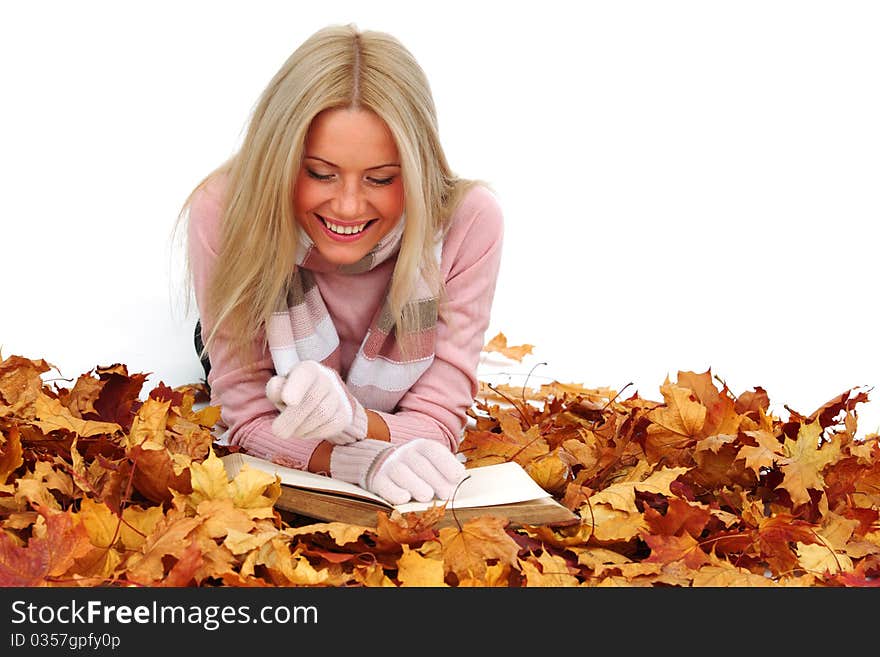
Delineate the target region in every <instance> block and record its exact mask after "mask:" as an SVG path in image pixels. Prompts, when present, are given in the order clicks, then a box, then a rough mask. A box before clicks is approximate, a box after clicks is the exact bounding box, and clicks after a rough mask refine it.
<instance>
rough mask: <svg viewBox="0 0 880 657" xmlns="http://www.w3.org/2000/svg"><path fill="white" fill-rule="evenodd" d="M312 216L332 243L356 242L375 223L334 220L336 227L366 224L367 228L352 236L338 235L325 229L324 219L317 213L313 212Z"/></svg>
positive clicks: (369, 221) (373, 221) (374, 221)
mask: <svg viewBox="0 0 880 657" xmlns="http://www.w3.org/2000/svg"><path fill="white" fill-rule="evenodd" d="M313 214H314V215H315V219H317V221H318V225H319V226H320V227H321V230H323V231H324V234H325V235H327V237H329V238H330V239H332V240H333V241H334V242H356V241H357V240H359V239H361V238H362V237H363V236H364V235H366V234H367V232H368V231H369V230H370V229H371V228H372V227H373V224H374V223H376V220H375V219H368V220H367V221H366V222H364V221H358V222H354V223H352V222H344V221H337V220H334V221H333V223H334V224H336V225H337V226H359V225H361V224H363V223H366V224H368V225H367V227H366V228H364V229H363V230H362V231H361V232H359V233H354V234H352V235H340V234H339V233H334V232H333V231H332V230H330V229H329V228H327V226H326V225H325V224H324V217H323V216H321V215H320V214H318V213H317V212H315V213H313Z"/></svg>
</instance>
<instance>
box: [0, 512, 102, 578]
mask: <svg viewBox="0 0 880 657" xmlns="http://www.w3.org/2000/svg"><path fill="white" fill-rule="evenodd" d="M37 511H38V512H39V514H40V516H41V517H42V518H43V519H44V520H45V525H44V526H43V530H42V531H39V532H38V531H35V533H34V535H33V536H31V537H30V539H29V540H28V542H27V545H26V546H20V545H18V544H17V541H16V540H15V539H14V538H13V537H12V536H11V535H10V534H8V533H7V532H6V531H0V586H51V585H52V583H53V582H52V580H53V579H54V578H57V577H59V576H61V575H63V574H65V573H66V572H67V570H68V569H69V568H70V567H71V566H73V564H74V563H75V562H76V559H77V558H78V557H80V556H82V555H83V554H85V553H86V552H87V551H88V550H90V549H91V547H92V546H91V543H90V542H89V536H88V533H87V531H86V529H85V527H84V526H83V525H82V524H81V523H80V522H79V521H78V519H77V517H76V514H74V513H73V512H71V511H52V510H51V509H48V508H46V507H43V506H41V507H39V508H38V509H37Z"/></svg>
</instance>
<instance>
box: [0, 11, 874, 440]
mask: <svg viewBox="0 0 880 657" xmlns="http://www.w3.org/2000/svg"><path fill="white" fill-rule="evenodd" d="M12 5H13V3H4V4H3V5H2V9H0V94H2V97H0V98H2V102H0V150H2V157H0V185H2V197H0V208H2V214H0V216H2V233H0V235H2V247H3V248H2V255H0V281H2V290H3V299H2V302H0V348H2V355H3V356H4V357H5V356H9V355H12V354H19V355H23V356H28V357H31V358H45V359H46V360H48V361H49V362H51V363H53V364H54V365H56V366H57V367H58V368H59V369H60V371H61V374H62V375H63V376H65V377H68V378H69V379H71V380H72V379H75V378H76V376H78V375H79V374H81V373H84V372H87V371H89V370H91V369H92V368H94V367H95V366H97V365H109V364H112V363H125V364H126V365H127V366H128V368H129V371H130V372H145V373H151V374H150V377H149V379H148V380H147V384H146V386H145V391H148V390H149V389H151V388H152V387H153V386H154V385H157V384H158V383H159V382H160V381H164V382H165V383H167V384H168V385H172V386H173V385H180V384H183V383H188V382H192V381H195V380H198V379H199V378H200V377H201V369H200V366H199V363H198V360H197V359H196V356H195V354H194V351H193V347H192V328H193V325H194V323H195V317H196V315H195V312H194V309H191V310H190V312H189V313H188V314H187V313H186V312H185V306H184V304H183V299H184V298H185V296H186V294H187V292H186V290H183V289H182V285H181V281H182V274H183V271H182V268H181V267H182V261H181V260H180V257H179V256H180V253H181V243H180V242H173V241H172V240H171V230H172V227H173V224H174V221H175V219H176V216H177V212H178V209H179V207H180V204H181V203H182V202H183V200H184V198H185V197H186V195H187V194H188V193H189V191H190V190H191V188H192V187H193V186H194V185H195V184H196V183H197V182H198V181H199V180H200V179H201V177H202V176H203V175H205V174H206V173H207V172H208V171H209V170H210V169H211V168H213V167H214V166H215V165H217V164H218V163H219V162H220V161H222V160H223V159H225V158H226V157H227V156H229V155H230V154H231V153H232V152H233V151H234V149H235V147H236V145H237V144H238V142H239V140H240V138H241V135H242V134H243V130H244V128H245V126H246V122H247V119H248V116H249V113H250V111H251V109H252V107H253V105H254V103H255V102H256V99H257V97H258V95H259V94H260V92H261V91H262V89H263V87H264V86H265V85H266V83H267V82H268V81H269V79H270V78H271V77H272V75H273V74H274V73H275V71H276V70H277V68H278V67H279V66H280V65H281V64H282V62H283V61H284V60H285V59H286V58H287V56H288V55H289V54H290V52H291V51H292V50H293V49H294V48H295V47H296V46H297V45H298V44H299V43H300V42H301V41H302V40H303V39H305V38H306V37H307V36H308V35H310V34H311V33H312V32H314V31H315V30H317V29H318V28H320V27H323V26H324V25H326V24H329V23H345V22H355V23H356V24H357V25H358V26H359V27H361V28H365V29H378V30H383V31H387V32H391V33H392V34H394V35H395V36H397V37H398V38H399V39H401V41H403V43H404V44H405V45H406V46H407V47H408V48H409V49H410V50H411V51H412V52H413V53H414V54H415V56H416V57H417V59H418V60H419V61H420V62H421V64H422V66H423V68H424V69H425V70H426V72H427V74H428V76H429V79H430V80H431V83H432V88H433V92H434V96H435V100H436V104H437V109H438V114H439V121H440V129H441V137H442V138H443V140H444V143H445V146H446V149H447V155H448V157H449V159H450V161H451V163H452V166H453V167H454V168H455V170H456V171H457V172H458V173H459V174H461V175H464V176H469V177H478V178H482V179H484V180H486V181H487V182H489V183H491V185H492V186H493V187H494V189H495V191H496V192H497V193H498V196H499V198H500V201H501V203H502V206H503V209H504V212H505V219H506V236H505V250H504V256H503V262H502V270H501V275H500V280H499V284H498V291H497V295H496V299H495V306H494V312H493V318H492V324H491V326H490V330H489V333H488V334H487V339H488V338H489V337H491V336H492V335H494V334H495V333H496V332H498V331H503V332H504V333H505V334H506V335H507V337H508V339H509V341H510V343H511V344H520V343H531V344H534V345H535V346H536V349H535V352H534V355H533V357H532V359H530V361H527V362H526V363H522V364H519V365H517V366H516V367H513V368H507V369H506V370H504V371H507V372H514V373H517V374H518V375H520V376H519V378H518V379H517V380H518V381H522V380H523V377H522V376H521V375H522V374H523V373H525V372H527V371H528V369H529V368H530V367H531V365H530V364H529V363H530V362H531V363H532V364H534V363H537V362H546V363H547V364H546V365H542V366H539V367H538V368H537V369H536V370H535V371H534V375H533V376H535V377H536V378H535V379H533V380H532V381H533V382H535V383H537V382H540V381H543V380H546V378H547V377H550V378H557V379H559V380H561V381H568V382H578V383H583V384H585V385H588V386H594V387H600V386H608V387H612V388H615V389H619V388H621V387H623V386H624V385H625V384H626V383H628V382H632V383H633V386H632V387H630V388H628V392H627V394H629V393H631V392H635V391H638V392H639V394H641V395H642V396H644V397H649V398H653V399H659V398H660V397H659V385H660V384H661V383H662V382H663V380H664V379H665V378H666V377H667V376H669V377H670V378H671V379H675V377H676V373H677V371H678V370H693V371H700V372H701V371H705V370H707V369H709V368H711V370H712V372H713V373H714V374H716V375H717V376H719V377H720V378H722V379H724V380H725V381H727V383H728V385H729V386H730V388H731V389H732V390H733V392H734V393H735V394H739V393H741V392H743V391H745V390H748V389H751V388H752V387H754V386H762V387H764V388H765V389H766V390H767V391H768V393H769V394H770V398H771V401H772V402H773V408H774V410H775V411H776V412H777V413H779V414H780V415H781V416H783V417H785V416H786V411H785V410H784V408H783V406H784V405H785V404H787V405H788V406H790V407H791V408H793V409H795V410H797V411H799V412H802V413H809V412H812V411H813V410H814V409H815V408H816V407H817V406H819V405H820V404H822V403H823V402H825V401H826V400H828V399H830V398H831V397H833V396H835V395H837V394H839V393H841V392H843V391H845V390H847V389H849V388H851V387H854V386H876V385H877V384H878V383H880V356H878V347H877V331H878V321H877V320H878V312H877V309H876V307H877V294H876V289H877V283H878V276H877V267H876V264H875V258H876V253H877V242H876V239H875V235H876V230H875V224H876V222H877V220H878V218H880V212H878V211H880V194H878V180H880V121H878V117H880V84H878V80H880V76H878V74H880V39H878V38H877V35H878V34H880V5H878V4H877V3H874V2H846V1H834V2H831V1H828V2H810V1H804V0H800V1H797V2H780V1H773V0H762V1H760V2H753V1H748V0H746V1H743V0H741V1H739V2H712V1H706V0H702V1H692V2H681V1H676V2H657V1H650V2H581V3H573V2H572V3H569V2H559V1H553V0H544V1H543V2H537V3H536V2H523V3H517V2H504V3H500V2H499V3H492V2H478V1H476V0H470V1H468V2H457V1H452V0H443V1H442V2H435V3H421V2H392V1H388V0H385V1H383V2H381V3H365V2H362V1H354V2H343V1H339V0H336V1H334V2H315V3H302V2H268V1H262V2H261V1H253V0H249V1H247V2H244V1H242V2H150V3H146V2H144V3H142V4H136V3H120V2H82V1H80V2H38V1H34V2H28V3H14V8H13V6H12ZM489 374H493V375H494V374H497V371H495V372H489ZM62 385H63V382H62ZM875 396H878V397H880V390H878V391H877V395H874V393H872V402H870V403H868V404H863V405H861V407H860V420H859V427H860V434H864V433H866V432H868V431H876V430H878V425H880V411H878V406H880V399H878V401H873V397H875Z"/></svg>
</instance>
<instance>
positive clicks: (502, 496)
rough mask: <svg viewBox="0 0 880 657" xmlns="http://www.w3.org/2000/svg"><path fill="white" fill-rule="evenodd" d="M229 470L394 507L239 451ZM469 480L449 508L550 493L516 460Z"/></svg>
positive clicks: (475, 472)
mask: <svg viewBox="0 0 880 657" xmlns="http://www.w3.org/2000/svg"><path fill="white" fill-rule="evenodd" d="M223 461H224V464H225V465H226V471H227V472H228V473H229V476H230V477H234V476H235V475H236V474H238V472H239V470H240V469H241V467H242V466H243V465H244V464H247V465H249V466H250V467H253V468H257V469H259V470H264V471H266V472H274V473H275V474H277V475H278V476H279V477H280V478H281V483H282V484H284V485H287V486H295V487H297V488H305V489H311V490H319V491H325V492H330V493H340V494H342V495H349V496H351V497H356V498H359V499H366V500H371V501H373V502H376V503H377V504H380V505H382V506H384V507H386V508H389V509H390V508H392V506H391V505H390V504H389V503H388V502H386V501H385V500H384V499H383V498H381V497H379V496H378V495H374V494H373V493H371V492H369V491H367V490H364V489H363V488H361V487H360V486H355V485H354V484H349V483H348V482H345V481H340V480H339V479H333V478H331V477H327V476H324V475H319V474H315V473H313V472H306V471H304V470H295V469H293V468H286V467H284V466H282V465H277V464H275V463H272V462H271V461H266V460H263V459H258V458H256V457H254V456H250V455H248V454H242V453H241V452H237V453H235V454H229V455H227V456H224V457H223ZM465 474H466V478H465V480H464V481H463V482H462V483H461V485H460V486H459V487H458V490H457V491H456V493H455V497H454V499H453V500H452V501H451V502H450V503H449V504H447V505H446V508H447V509H465V508H470V507H484V506H493V505H496V504H513V503H515V502H525V501H527V500H534V499H538V498H542V497H549V496H550V494H549V493H548V492H547V491H545V490H544V489H543V488H541V487H540V486H539V485H538V484H537V483H535V480H534V479H532V478H531V477H530V476H529V474H528V473H527V472H526V471H525V470H523V469H522V467H521V466H520V465H519V464H518V463H515V462H513V461H510V462H508V463H498V464H495V465H485V466H482V467H479V468H470V469H468V470H467V471H466V473H465ZM444 501H445V500H432V501H430V502H415V501H414V502H407V503H405V504H398V505H396V506H394V507H393V508H395V509H397V510H398V511H400V512H401V513H406V512H408V511H424V510H425V509H429V508H431V507H432V506H434V505H435V504H442V503H443V502H444Z"/></svg>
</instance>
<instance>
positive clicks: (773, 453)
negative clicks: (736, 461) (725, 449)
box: [737, 430, 783, 474]
mask: <svg viewBox="0 0 880 657" xmlns="http://www.w3.org/2000/svg"><path fill="white" fill-rule="evenodd" d="M744 433H745V435H747V436H749V437H750V438H752V439H754V441H755V442H756V443H757V445H743V446H742V447H740V449H739V452H738V454H737V457H738V458H741V459H744V460H745V462H746V467H748V468H750V469H751V470H752V471H753V472H754V473H755V474H761V470H762V469H763V468H771V467H772V466H773V464H774V463H776V460H777V459H778V458H779V457H780V456H782V453H783V452H782V443H780V442H779V440H777V438H776V436H774V435H773V434H772V433H770V432H769V431H763V430H758V431H745V432H744Z"/></svg>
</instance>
